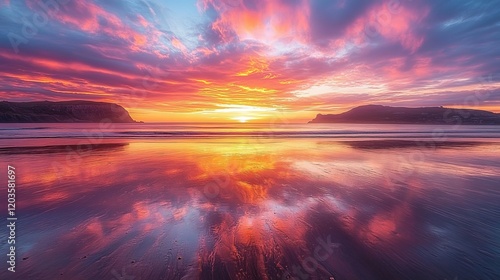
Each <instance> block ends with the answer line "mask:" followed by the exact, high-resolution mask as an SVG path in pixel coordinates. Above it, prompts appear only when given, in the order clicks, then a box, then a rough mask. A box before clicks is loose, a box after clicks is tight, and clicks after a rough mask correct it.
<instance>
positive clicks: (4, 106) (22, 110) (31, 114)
mask: <svg viewBox="0 0 500 280" xmlns="http://www.w3.org/2000/svg"><path fill="white" fill-rule="evenodd" d="M104 120H105V121H109V122H117V123H131V122H135V121H134V120H133V119H132V118H131V117H130V115H129V113H128V112H127V110H125V109H124V108H123V107H122V106H120V105H117V104H113V103H106V102H92V101H80V100H75V101H63V102H49V101H42V102H7V101H2V102H0V122H2V123H77V122H78V123H95V122H101V121H104Z"/></svg>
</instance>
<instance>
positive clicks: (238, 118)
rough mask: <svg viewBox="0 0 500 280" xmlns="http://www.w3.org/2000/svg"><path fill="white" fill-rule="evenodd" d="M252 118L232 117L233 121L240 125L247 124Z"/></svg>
mask: <svg viewBox="0 0 500 280" xmlns="http://www.w3.org/2000/svg"><path fill="white" fill-rule="evenodd" d="M253 119H254V118H252V117H247V116H239V117H234V118H233V120H237V121H239V122H240V123H246V122H248V121H249V120H253Z"/></svg>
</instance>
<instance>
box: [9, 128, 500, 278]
mask: <svg viewBox="0 0 500 280" xmlns="http://www.w3.org/2000/svg"><path fill="white" fill-rule="evenodd" d="M83 126H85V128H82V127H80V128H79V129H76V128H75V129H74V130H70V129H68V128H67V127H64V126H62V127H61V126H59V127H58V126H57V125H53V124H47V125H45V124H42V125H38V124H37V125H31V126H30V125H24V126H23V125H21V126H19V125H18V127H14V125H12V126H4V129H10V130H8V132H5V133H3V139H0V166H2V169H3V168H4V167H6V166H7V165H11V166H14V167H15V168H16V180H17V186H16V197H17V205H16V208H17V209H16V211H17V217H18V220H17V236H16V240H17V243H16V248H17V251H16V253H17V266H16V270H17V271H16V273H15V275H14V277H13V276H12V275H11V274H9V272H8V271H6V270H2V271H1V272H0V278H1V279H335V280H342V279H498V278H499V277H500V266H499V265H498V263H499V256H500V243H499V240H500V205H499V204H498V201H499V199H500V186H499V182H500V141H498V140H499V138H495V135H496V134H495V133H493V132H491V130H492V129H493V130H494V129H495V128H494V127H479V128H474V127H460V128H459V129H457V130H455V131H451V130H450V131H446V130H442V129H441V128H439V129H438V128H426V129H422V127H421V126H418V127H408V126H401V127H397V126H386V127H385V128H384V129H382V128H381V127H377V128H370V127H369V126H367V127H366V128H365V129H364V130H363V129H362V128H361V127H359V128H356V127H354V128H353V127H352V126H341V127H339V126H337V127H335V126H333V125H330V126H321V127H318V126H316V127H314V126H308V127H310V129H309V130H307V131H309V133H305V134H304V133H299V132H300V131H302V132H303V131H305V130H304V129H302V128H301V129H296V128H294V127H293V126H283V127H280V128H279V129H276V128H275V129H269V128H262V127H261V128H256V127H246V128H245V127H243V128H238V129H232V128H231V127H230V126H220V127H218V128H214V127H213V125H212V126H206V125H200V126H196V128H194V126H190V127H189V128H185V127H183V128H179V126H175V127H172V126H170V127H168V126H166V125H163V126H162V125H157V126H155V127H147V126H146V128H144V127H136V128H132V129H131V128H130V127H128V126H127V127H126V126H125V125H124V126H123V127H120V126H117V127H114V128H106V129H102V128H98V126H96V125H90V124H89V125H83ZM266 127H268V125H267V126H266ZM311 127H312V128H311ZM325 127H326V128H325ZM346 127H349V129H347V128H346ZM388 127H392V128H390V129H389V128H388ZM423 127H425V126H423ZM21 128H22V129H21ZM36 128H38V129H39V130H40V134H38V133H34V132H33V131H34V130H33V129H36ZM92 128H93V129H96V130H95V131H93V132H91V133H90V132H89V133H87V136H89V135H93V136H92V137H83V136H84V135H81V134H75V133H74V132H75V131H80V133H81V131H87V132H88V131H91V130H92ZM24 130H28V131H27V132H26V131H24ZM372 130H373V131H372ZM96 131H97V132H96ZM346 131H347V132H346ZM361 131H365V132H367V133H364V134H363V133H361ZM485 131H487V133H486V132H485ZM488 131H489V132H488ZM172 132H175V133H172ZM194 132H196V133H198V134H196V133H194ZM372 132H373V133H372ZM437 132H440V134H439V137H438V136H436V135H437V134H436V133H437ZM193 133H194V134H193ZM26 135H31V136H30V137H25V136H26ZM37 135H38V136H37ZM488 135H489V136H488ZM486 136H488V137H486ZM5 169H6V168H5ZM5 176H6V172H3V173H2V174H1V175H0V178H2V180H7V178H6V177H5ZM1 199H2V201H5V200H6V199H7V195H6V193H5V192H3V193H2V194H1ZM1 234H2V235H4V231H2V233H1ZM4 237H5V236H2V237H1V238H2V240H4ZM0 249H1V252H2V258H1V259H2V260H3V263H4V264H5V261H6V259H7V257H6V255H5V254H4V252H7V250H8V245H7V244H5V243H2V244H1V245H0ZM7 277H8V278H7Z"/></svg>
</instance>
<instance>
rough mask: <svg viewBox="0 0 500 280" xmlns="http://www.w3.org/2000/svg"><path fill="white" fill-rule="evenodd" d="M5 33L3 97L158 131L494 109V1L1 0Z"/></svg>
mask: <svg viewBox="0 0 500 280" xmlns="http://www.w3.org/2000/svg"><path fill="white" fill-rule="evenodd" d="M0 26H1V30H0V100H6V101H39V100H49V101H63V100H75V99H77V100H90V101H106V102H114V103H117V104H120V105H122V106H123V107H125V108H126V109H127V110H129V112H130V113H131V115H132V117H133V118H134V119H136V120H142V121H161V122H165V121H179V122H183V121H190V122H198V121H206V122H212V121H214V122H227V121H241V122H245V121H254V122H266V121H273V120H276V119H280V120H285V121H286V122H302V121H308V120H310V119H312V118H314V116H315V115H316V114H318V113H340V112H342V111H345V110H348V109H350V108H353V107H356V106H359V105H366V104H380V105H390V106H407V107H420V106H448V107H456V108H475V109H486V110H491V111H495V112H500V48H499V47H498V46H500V1H486V0H447V1H435V0H372V1H369V0H183V1H180V0H163V1H160V0H157V1H155V0H106V1H104V0H86V1H76V0H18V1H16V0H0Z"/></svg>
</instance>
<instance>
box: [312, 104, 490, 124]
mask: <svg viewBox="0 0 500 280" xmlns="http://www.w3.org/2000/svg"><path fill="white" fill-rule="evenodd" d="M309 123H380V124H481V125H488V124H490V125H497V124H500V114H496V113H492V112H488V111H482V110H472V109H451V108H444V107H422V108H405V107H389V106H381V105H365V106H360V107H356V108H354V109H352V110H350V111H347V112H344V113H341V114H328V115H323V114H318V115H317V116H316V118H315V119H313V120H312V121H310V122H309Z"/></svg>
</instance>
